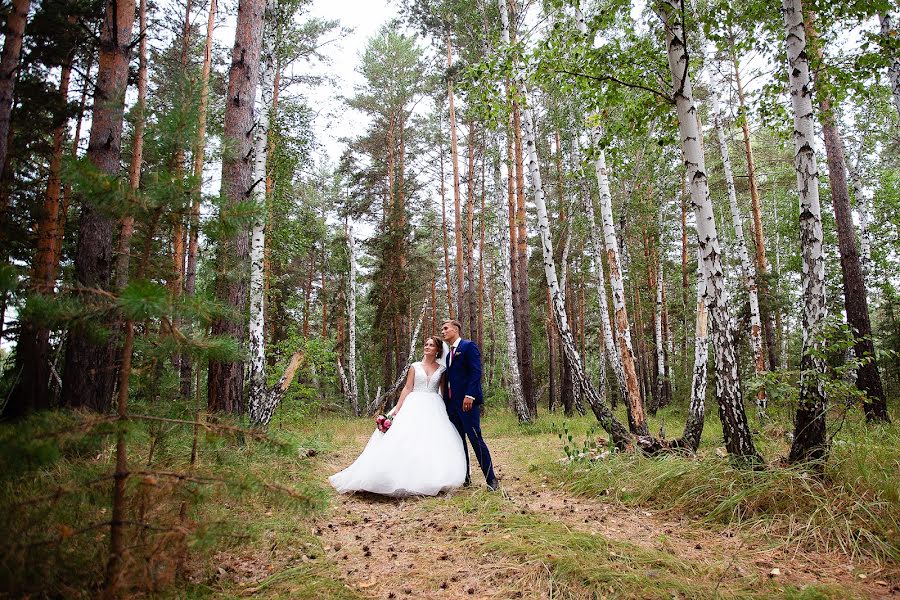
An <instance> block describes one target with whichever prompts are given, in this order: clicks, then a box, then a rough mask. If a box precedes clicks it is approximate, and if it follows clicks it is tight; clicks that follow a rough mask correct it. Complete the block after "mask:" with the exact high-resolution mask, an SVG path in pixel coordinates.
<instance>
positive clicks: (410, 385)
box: [387, 366, 416, 417]
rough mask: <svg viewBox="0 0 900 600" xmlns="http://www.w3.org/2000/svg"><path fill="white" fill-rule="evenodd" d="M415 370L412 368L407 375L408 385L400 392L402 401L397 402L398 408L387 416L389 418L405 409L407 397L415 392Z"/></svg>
mask: <svg viewBox="0 0 900 600" xmlns="http://www.w3.org/2000/svg"><path fill="white" fill-rule="evenodd" d="M414 371H415V369H414V368H413V367H412V366H410V367H409V371H407V373H406V385H404V386H403V389H402V390H401V391H400V399H399V400H397V406H395V407H394V408H393V409H392V410H391V412H389V413H388V414H387V416H389V417H393V416H395V415H396V414H397V413H398V412H400V409H401V408H402V407H403V401H404V400H406V397H407V396H408V395H409V393H410V392H411V391H412V390H413V387H414V386H415V385H416V374H415V372H414Z"/></svg>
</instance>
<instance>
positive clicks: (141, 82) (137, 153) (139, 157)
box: [116, 0, 147, 290]
mask: <svg viewBox="0 0 900 600" xmlns="http://www.w3.org/2000/svg"><path fill="white" fill-rule="evenodd" d="M138 23H139V27H140V30H139V33H138V34H139V35H140V42H139V43H138V73H137V75H138V78H137V92H138V97H137V104H136V105H135V112H136V113H137V114H136V118H135V123H134V142H133V144H132V148H131V162H130V163H129V166H128V183H129V185H130V186H131V190H132V191H133V192H134V191H137V189H138V188H139V187H140V185H141V166H142V165H143V162H144V126H145V124H146V120H147V115H146V110H147V2H146V0H140V2H139V9H138ZM133 233H134V215H133V214H126V215H125V216H124V217H122V223H121V225H120V227H119V248H118V252H117V256H116V289H119V290H121V289H124V288H125V286H126V285H127V284H128V268H129V263H130V260H131V237H132V234H133Z"/></svg>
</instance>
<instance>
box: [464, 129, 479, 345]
mask: <svg viewBox="0 0 900 600" xmlns="http://www.w3.org/2000/svg"><path fill="white" fill-rule="evenodd" d="M466 188H467V192H468V193H467V198H466V296H465V297H466V304H467V305H468V309H467V311H468V315H469V322H468V323H467V324H466V325H467V326H468V328H469V339H470V340H475V341H476V342H477V341H478V320H477V317H476V308H475V280H474V278H475V122H474V121H470V122H469V166H468V181H467V185H466ZM479 347H480V346H479Z"/></svg>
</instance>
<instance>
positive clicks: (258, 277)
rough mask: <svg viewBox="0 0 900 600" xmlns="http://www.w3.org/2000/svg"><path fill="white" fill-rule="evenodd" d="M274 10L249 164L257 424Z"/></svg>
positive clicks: (271, 3) (271, 5) (252, 400)
mask: <svg viewBox="0 0 900 600" xmlns="http://www.w3.org/2000/svg"><path fill="white" fill-rule="evenodd" d="M276 10H277V4H276V0H268V2H267V4H266V17H265V19H266V21H267V22H269V26H265V25H264V26H263V48H262V50H261V58H260V65H261V66H260V86H259V93H258V94H257V106H258V107H259V110H258V111H257V113H258V115H259V116H258V118H257V121H256V140H255V144H254V153H255V157H254V163H253V188H252V189H253V196H252V198H253V202H254V204H255V205H256V214H255V215H254V219H253V227H252V229H251V231H250V328H249V331H248V334H249V340H250V381H249V385H250V390H249V392H250V395H249V405H250V420H251V422H253V423H258V422H259V421H258V419H259V417H260V407H261V405H262V403H263V395H264V394H265V390H266V347H265V339H266V336H265V331H266V330H265V310H264V307H265V265H264V261H265V248H266V238H265V236H266V212H267V211H266V185H265V181H266V159H267V156H268V149H269V123H270V120H271V118H270V114H269V113H270V107H271V105H272V102H271V98H272V94H273V93H274V87H275V35H274V31H273V30H274V28H273V27H272V25H271V23H272V22H273V21H274V19H275V11H276Z"/></svg>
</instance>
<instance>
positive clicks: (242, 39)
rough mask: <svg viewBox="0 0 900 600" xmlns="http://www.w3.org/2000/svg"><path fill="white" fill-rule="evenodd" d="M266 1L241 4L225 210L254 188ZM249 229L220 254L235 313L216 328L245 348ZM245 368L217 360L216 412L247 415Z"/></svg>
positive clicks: (219, 283)
mask: <svg viewBox="0 0 900 600" xmlns="http://www.w3.org/2000/svg"><path fill="white" fill-rule="evenodd" d="M264 15H265V1H264V0H240V1H239V4H238V16H237V26H236V30H235V37H234V49H233V50H232V58H231V67H230V70H229V73H228V90H227V95H226V98H227V99H228V102H226V105H225V128H224V139H223V143H224V144H226V145H227V146H228V147H229V148H231V149H232V150H231V152H228V153H226V154H225V157H224V159H223V161H222V196H223V197H224V198H225V202H226V206H225V207H224V210H226V211H227V210H229V209H232V208H234V207H236V206H237V205H238V204H239V203H240V202H243V201H246V200H247V199H248V197H249V196H250V194H251V193H252V188H253V181H252V177H253V163H252V155H253V153H252V144H253V136H252V130H253V125H254V123H253V105H254V102H255V101H256V86H257V82H258V81H259V58H260V52H261V46H262V33H263V20H264ZM249 250H250V248H249V240H248V235H247V230H246V229H241V230H239V231H238V232H237V233H236V234H235V235H234V236H233V237H231V238H229V239H225V240H222V241H221V242H220V245H219V251H218V256H217V259H218V262H219V268H218V274H217V277H216V286H215V288H216V298H217V299H218V300H219V301H220V302H222V303H223V304H224V305H226V306H228V307H230V308H231V309H232V310H233V311H234V315H235V316H234V317H220V318H218V319H216V321H215V322H214V323H213V326H212V334H213V335H227V336H231V337H233V338H235V339H236V340H237V342H238V344H239V345H243V342H244V335H245V333H246V330H247V329H246V324H245V322H244V320H243V319H242V318H241V317H240V315H243V314H245V312H244V311H245V305H246V294H247V280H246V275H245V274H244V273H245V272H246V271H245V269H246V261H247V259H248V258H249ZM243 394H244V365H243V362H242V361H227V362H226V361H220V360H211V361H210V363H209V383H208V391H207V404H208V406H209V409H210V410H212V411H226V412H231V413H241V412H243Z"/></svg>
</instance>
